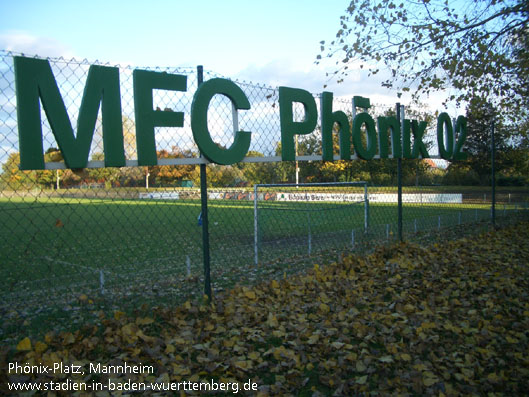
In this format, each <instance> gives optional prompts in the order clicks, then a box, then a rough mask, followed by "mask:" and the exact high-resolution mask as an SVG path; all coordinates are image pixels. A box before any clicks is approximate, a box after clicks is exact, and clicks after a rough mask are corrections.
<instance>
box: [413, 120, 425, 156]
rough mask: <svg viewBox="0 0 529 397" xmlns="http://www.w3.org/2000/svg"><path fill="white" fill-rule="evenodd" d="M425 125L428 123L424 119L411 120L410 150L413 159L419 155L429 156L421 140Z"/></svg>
mask: <svg viewBox="0 0 529 397" xmlns="http://www.w3.org/2000/svg"><path fill="white" fill-rule="evenodd" d="M427 126H428V124H427V123H426V121H421V122H418V121H417V120H412V121H411V132H412V134H413V149H412V151H411V157H412V158H414V159H416V158H418V157H419V155H420V156H421V158H423V159H427V158H429V157H430V155H429V153H428V150H427V149H426V145H425V144H424V142H423V141H422V138H423V137H424V133H425V132H426V127H427Z"/></svg>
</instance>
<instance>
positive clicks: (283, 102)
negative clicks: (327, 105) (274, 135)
mask: <svg viewBox="0 0 529 397" xmlns="http://www.w3.org/2000/svg"><path fill="white" fill-rule="evenodd" d="M294 102H299V103H301V104H303V107H304V109H305V119H304V120H303V121H294V114H293V111H292V105H293V103H294ZM279 118H280V123H281V159H282V160H283V161H294V160H295V159H296V149H295V145H294V135H306V134H310V133H311V132H312V131H314V128H316V122H317V121H318V110H317V108H316V102H315V101H314V97H313V96H312V94H311V93H310V92H308V91H305V90H301V89H299V88H290V87H279Z"/></svg>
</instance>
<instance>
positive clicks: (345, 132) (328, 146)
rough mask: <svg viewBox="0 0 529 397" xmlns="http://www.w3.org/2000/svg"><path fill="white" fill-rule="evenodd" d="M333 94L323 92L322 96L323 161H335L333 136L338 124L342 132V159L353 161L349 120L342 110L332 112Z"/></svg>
mask: <svg viewBox="0 0 529 397" xmlns="http://www.w3.org/2000/svg"><path fill="white" fill-rule="evenodd" d="M332 98H333V95H332V92H323V93H322V95H321V109H322V110H321V140H322V142H321V144H322V154H323V160H325V161H333V159H334V154H333V136H332V130H333V127H334V124H335V123H336V124H338V126H339V128H340V129H339V131H340V159H342V160H351V128H350V127H349V119H348V118H347V115H346V114H345V113H344V112H342V111H341V110H337V111H336V112H333V111H332Z"/></svg>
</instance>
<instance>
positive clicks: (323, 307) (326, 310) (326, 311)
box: [320, 303, 331, 313]
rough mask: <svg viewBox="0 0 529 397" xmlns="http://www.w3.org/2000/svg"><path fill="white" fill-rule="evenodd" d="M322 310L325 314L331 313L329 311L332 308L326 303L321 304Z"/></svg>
mask: <svg viewBox="0 0 529 397" xmlns="http://www.w3.org/2000/svg"><path fill="white" fill-rule="evenodd" d="M320 310H321V311H322V312H323V313H329V311H330V310H331V308H330V307H329V305H327V304H325V303H321V304H320Z"/></svg>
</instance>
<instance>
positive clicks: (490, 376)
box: [487, 372, 500, 382]
mask: <svg viewBox="0 0 529 397" xmlns="http://www.w3.org/2000/svg"><path fill="white" fill-rule="evenodd" d="M487 379H488V380H489V381H491V382H498V381H499V380H500V378H499V377H498V375H496V373H495V372H492V373H490V374H488V375H487Z"/></svg>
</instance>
